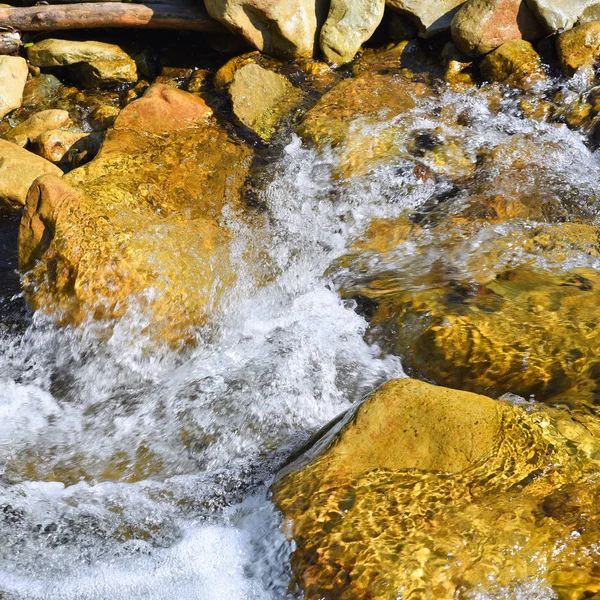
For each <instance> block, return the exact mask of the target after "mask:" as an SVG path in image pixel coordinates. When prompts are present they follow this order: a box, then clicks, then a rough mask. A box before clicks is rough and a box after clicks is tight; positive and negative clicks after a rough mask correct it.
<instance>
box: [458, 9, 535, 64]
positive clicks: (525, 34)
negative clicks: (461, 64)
mask: <svg viewBox="0 0 600 600" xmlns="http://www.w3.org/2000/svg"><path fill="white" fill-rule="evenodd" d="M544 35H545V34H544V31H543V29H542V27H541V25H540V24H539V22H538V21H537V19H536V18H535V16H534V15H533V13H532V12H531V10H530V9H529V7H528V6H527V3H526V2H525V0H468V1H467V2H466V3H465V4H463V6H462V7H461V9H460V10H459V11H458V12H457V13H456V15H455V16H454V19H453V20H452V39H453V40H454V42H455V44H456V45H457V46H458V48H459V49H460V50H462V51H463V52H466V53H468V54H472V55H483V54H487V53H488V52H491V51H492V50H495V49H496V48H498V46H501V45H502V44H504V42H508V41H510V40H520V39H524V40H528V41H534V40H539V39H541V38H542V37H544Z"/></svg>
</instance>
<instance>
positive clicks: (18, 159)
mask: <svg viewBox="0 0 600 600" xmlns="http://www.w3.org/2000/svg"><path fill="white" fill-rule="evenodd" d="M46 173H52V174H53V175H55V176H57V177H60V176H61V175H62V171H61V170H60V169H59V168H58V167H56V166H54V165H53V164H52V163H50V162H48V161H47V160H44V159H43V158H40V157H39V156H36V155H35V154H33V153H31V152H28V151H27V150H24V149H23V148H20V147H19V146H17V145H16V144H13V143H11V142H7V141H5V140H0V203H4V204H7V205H8V206H12V207H15V208H20V207H21V206H24V205H25V200H26V198H27V192H28V191H29V188H30V187H31V184H32V183H33V182H34V180H35V179H37V178H38V177H40V176H41V175H44V174H46Z"/></svg>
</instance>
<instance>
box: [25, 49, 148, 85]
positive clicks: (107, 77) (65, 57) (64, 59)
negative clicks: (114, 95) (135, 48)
mask: <svg viewBox="0 0 600 600" xmlns="http://www.w3.org/2000/svg"><path fill="white" fill-rule="evenodd" d="M27 57H28V59H29V61H30V62H31V64H33V65H35V66H38V67H65V66H70V65H76V66H77V67H78V69H79V73H80V75H81V78H82V80H83V83H84V84H85V85H87V86H106V85H118V84H120V83H132V82H135V81H137V78H138V77H137V67H136V64H135V61H134V60H133V59H132V58H131V57H130V56H129V55H128V54H127V53H126V52H124V51H123V50H122V49H121V48H119V46H116V45H115V44H106V43H104V42H94V41H86V42H77V41H70V40H59V39H53V38H49V39H46V40H42V41H41V42H38V43H36V44H34V45H33V46H31V47H29V48H27Z"/></svg>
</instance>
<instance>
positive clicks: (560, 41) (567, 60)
mask: <svg viewBox="0 0 600 600" xmlns="http://www.w3.org/2000/svg"><path fill="white" fill-rule="evenodd" d="M556 53H557V54H558V59H559V61H560V66H561V67H562V69H563V71H564V72H565V73H566V74H567V75H573V74H574V73H575V71H577V69H579V68H580V67H593V66H594V65H595V64H596V62H597V60H598V58H600V21H592V22H591V23H585V24H583V25H578V26H577V27H574V28H573V29H571V30H570V31H566V32H565V33H562V34H561V35H559V36H558V38H557V39H556Z"/></svg>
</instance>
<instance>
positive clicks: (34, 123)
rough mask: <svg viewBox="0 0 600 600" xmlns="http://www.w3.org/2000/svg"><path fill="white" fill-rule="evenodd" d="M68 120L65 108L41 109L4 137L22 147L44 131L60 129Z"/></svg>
mask: <svg viewBox="0 0 600 600" xmlns="http://www.w3.org/2000/svg"><path fill="white" fill-rule="evenodd" d="M70 122H71V118H70V117H69V113H68V112H67V111H66V110H59V109H49V110H42V111H40V112H38V113H35V114H34V115H32V116H31V117H29V119H27V120H25V121H23V122H22V123H19V125H17V126H16V127H14V128H13V129H11V130H10V131H9V132H8V133H7V134H6V135H5V136H4V137H5V139H6V140H8V141H9V142H13V143H14V144H18V145H19V146H21V147H22V148H24V147H25V146H26V145H27V144H28V143H29V142H34V141H35V140H36V139H37V138H38V137H39V136H40V135H41V134H42V133H44V131H49V130H50V129H60V128H61V127H64V126H65V125H68V124H69V123H70Z"/></svg>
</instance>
